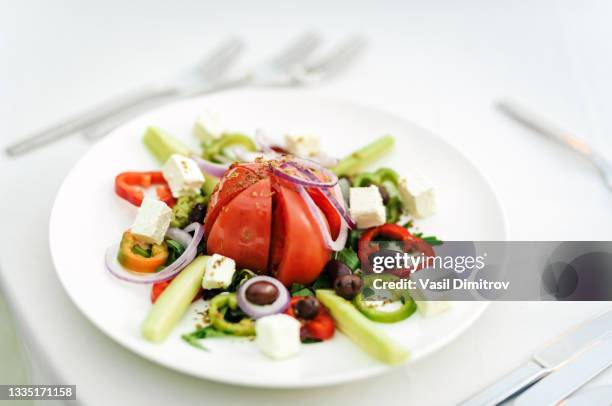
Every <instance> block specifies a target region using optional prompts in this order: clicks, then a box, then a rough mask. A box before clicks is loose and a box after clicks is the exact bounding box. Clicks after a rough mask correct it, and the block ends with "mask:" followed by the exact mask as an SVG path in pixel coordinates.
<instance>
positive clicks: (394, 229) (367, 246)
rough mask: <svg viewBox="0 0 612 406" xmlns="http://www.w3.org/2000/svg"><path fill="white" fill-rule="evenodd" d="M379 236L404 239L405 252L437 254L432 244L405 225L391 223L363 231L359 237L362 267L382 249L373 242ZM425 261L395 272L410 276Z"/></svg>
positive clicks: (426, 255)
mask: <svg viewBox="0 0 612 406" xmlns="http://www.w3.org/2000/svg"><path fill="white" fill-rule="evenodd" d="M377 237H386V238H391V239H394V240H397V241H402V242H403V245H404V252H413V251H417V252H421V253H423V255H424V256H425V257H427V258H429V257H433V256H434V255H435V254H434V250H433V248H432V247H431V245H429V244H427V242H425V241H424V240H422V239H421V238H419V237H416V236H414V235H412V234H411V233H410V231H408V229H406V228H405V227H402V226H400V225H399V224H393V223H389V224H383V225H382V226H378V227H373V228H370V229H367V230H366V231H364V232H363V234H361V238H359V244H358V251H359V260H360V261H361V264H362V267H366V266H367V265H368V263H369V258H370V255H372V254H374V253H375V252H378V251H379V250H380V246H379V245H378V244H376V243H374V242H373V241H374V240H375V239H376V238H377ZM425 263H426V261H424V262H421V264H420V265H419V266H418V267H416V268H415V269H414V270H413V269H411V268H408V269H398V270H395V271H394V272H393V273H394V274H395V275H397V276H400V277H409V276H410V274H411V273H413V272H416V271H418V270H419V269H421V268H422V267H423V265H424V264H425Z"/></svg>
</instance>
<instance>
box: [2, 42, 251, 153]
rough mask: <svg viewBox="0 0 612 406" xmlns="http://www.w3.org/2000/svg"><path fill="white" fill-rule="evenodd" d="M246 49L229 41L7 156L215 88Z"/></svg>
mask: <svg viewBox="0 0 612 406" xmlns="http://www.w3.org/2000/svg"><path fill="white" fill-rule="evenodd" d="M243 48H244V45H243V42H242V41H241V40H239V39H238V38H230V39H228V40H225V41H223V42H222V43H221V45H219V46H218V47H217V48H215V49H214V50H213V52H211V53H210V54H209V55H208V56H207V57H206V58H204V60H203V61H202V62H201V63H199V64H197V65H196V66H194V67H192V68H190V69H187V70H185V71H182V72H179V73H178V74H177V75H175V76H174V77H172V78H170V79H167V80H164V81H162V82H160V83H157V84H151V85H147V86H144V87H142V88H140V89H135V90H133V91H131V92H128V93H126V94H123V95H120V96H118V97H115V98H113V99H111V100H109V101H107V102H106V103H103V104H101V105H98V106H96V107H94V108H92V109H89V110H87V111H85V112H82V113H80V114H77V115H75V116H72V117H70V118H68V119H67V120H64V121H62V122H60V123H58V124H56V125H53V126H51V127H49V128H46V129H44V130H41V131H38V132H36V133H34V134H31V135H30V136H28V137H26V138H25V139H23V140H21V141H19V142H17V143H15V144H12V145H10V146H8V147H7V148H6V153H7V154H9V155H13V156H15V155H21V154H24V153H26V152H28V151H31V150H33V149H35V148H39V147H41V146H43V145H47V144H49V143H51V142H54V141H57V140H59V139H61V138H64V137H66V136H68V135H71V134H74V133H75V132H77V131H80V130H82V129H84V128H86V127H88V126H90V125H92V124H94V123H97V122H99V121H100V120H103V119H106V118H110V117H113V116H114V115H116V114H119V113H123V112H124V111H136V110H138V109H141V108H144V106H147V105H148V104H149V103H152V102H159V101H161V100H167V99H171V98H173V97H176V96H177V95H181V94H187V93H188V92H190V91H191V89H193V88H194V87H197V86H203V85H207V86H211V84H213V83H214V82H215V81H217V80H219V79H220V77H221V75H222V74H223V73H224V72H225V71H226V70H227V69H228V68H229V67H230V66H231V65H232V64H233V63H234V62H235V60H236V58H237V57H238V55H239V54H240V53H241V52H242V50H243Z"/></svg>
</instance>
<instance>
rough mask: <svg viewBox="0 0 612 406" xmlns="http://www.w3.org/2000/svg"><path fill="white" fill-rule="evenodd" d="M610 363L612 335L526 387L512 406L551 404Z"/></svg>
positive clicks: (557, 401) (561, 398)
mask: <svg viewBox="0 0 612 406" xmlns="http://www.w3.org/2000/svg"><path fill="white" fill-rule="evenodd" d="M610 365H612V336H611V335H607V336H605V338H603V339H601V340H598V341H597V343H596V344H594V345H592V346H591V347H589V348H588V349H587V350H585V351H584V352H582V353H581V354H580V355H579V356H577V357H576V358H575V359H573V360H572V361H570V362H568V363H567V364H566V365H564V366H563V368H560V369H559V370H558V371H555V372H554V373H552V374H550V375H548V376H547V377H545V378H543V379H542V380H541V381H539V382H538V383H536V384H535V385H533V386H532V387H531V388H529V389H527V390H526V391H525V393H523V394H521V395H520V396H519V397H518V398H517V399H516V400H515V401H514V402H513V403H512V405H513V406H534V405H537V406H554V405H556V404H558V403H559V402H561V401H562V400H563V399H565V398H566V397H568V396H569V395H571V394H572V393H574V392H575V391H576V390H578V389H579V388H580V387H581V386H583V385H584V384H586V383H587V382H588V381H590V380H591V379H593V378H594V377H595V376H597V375H599V374H600V373H601V372H602V371H603V370H605V369H606V368H608V367H609V366H610Z"/></svg>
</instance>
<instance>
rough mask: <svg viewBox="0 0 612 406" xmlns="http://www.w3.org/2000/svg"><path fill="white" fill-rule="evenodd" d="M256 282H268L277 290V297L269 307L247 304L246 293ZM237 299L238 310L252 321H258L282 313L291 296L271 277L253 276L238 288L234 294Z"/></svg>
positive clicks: (283, 286)
mask: <svg viewBox="0 0 612 406" xmlns="http://www.w3.org/2000/svg"><path fill="white" fill-rule="evenodd" d="M257 282H270V283H271V284H273V285H274V286H275V287H276V289H278V297H277V298H276V300H275V301H274V302H273V303H271V304H269V305H257V304H255V303H251V302H249V300H248V299H247V297H246V291H247V289H248V288H249V286H251V285H252V284H254V283H257ZM236 294H237V297H238V306H240V309H241V310H242V311H243V312H245V313H246V314H248V315H249V316H250V317H252V318H253V319H259V318H261V317H265V316H270V315H272V314H277V313H282V312H284V311H285V310H286V309H287V307H288V306H289V301H290V299H291V296H290V295H289V291H288V290H287V288H286V287H285V285H283V284H282V283H281V282H280V281H279V280H278V279H276V278H272V277H271V276H264V275H260V276H254V277H252V278H251V279H249V280H247V281H246V282H245V283H243V284H242V286H240V288H238V292H236Z"/></svg>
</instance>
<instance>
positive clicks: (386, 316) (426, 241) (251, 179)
mask: <svg viewBox="0 0 612 406" xmlns="http://www.w3.org/2000/svg"><path fill="white" fill-rule="evenodd" d="M193 132H194V135H195V136H196V137H197V138H198V140H199V142H200V144H201V151H198V152H196V151H192V150H191V149H190V148H188V147H187V146H186V145H185V144H183V143H182V142H181V141H180V140H179V139H177V138H175V137H173V136H172V135H170V134H168V133H166V132H165V131H163V130H162V129H160V128H156V127H150V128H148V129H147V130H146V132H145V134H144V137H143V141H144V145H145V147H146V148H147V149H148V150H149V151H150V153H151V154H152V155H153V156H154V157H155V158H156V160H157V161H158V162H159V163H160V165H161V168H160V170H153V171H133V170H130V171H126V172H123V173H120V174H117V175H116V178H115V193H116V195H117V197H118V198H120V199H123V200H125V202H126V204H130V205H133V206H134V207H135V218H134V222H133V224H132V225H131V227H130V228H129V229H128V230H126V231H124V232H123V234H122V235H121V236H117V242H116V243H115V244H113V245H111V246H110V247H109V248H108V249H107V251H106V257H105V260H106V267H107V268H108V270H109V271H110V273H111V274H112V275H113V276H115V277H116V278H118V279H120V280H121V281H123V282H128V283H139V284H149V285H150V286H151V289H150V300H151V302H152V305H151V308H150V310H149V312H148V314H147V315H146V316H145V315H143V316H144V319H143V323H142V326H141V334H142V336H143V338H144V339H146V340H148V341H151V342H160V341H163V340H164V339H166V337H167V336H168V335H169V333H170V332H171V331H172V330H173V329H174V328H175V326H176V325H177V323H178V322H179V321H180V320H181V319H182V318H183V317H184V316H185V314H186V313H187V311H188V309H189V307H190V305H191V303H193V302H195V301H199V300H204V301H205V302H206V304H207V307H206V310H205V312H203V313H202V314H201V320H200V322H199V323H198V324H197V325H196V326H195V330H194V331H192V332H181V333H182V338H183V339H184V340H185V342H186V343H188V344H190V345H192V346H194V347H197V348H199V349H202V350H207V347H206V345H205V341H204V340H205V339H212V338H216V339H229V338H232V337H234V338H238V337H249V338H252V339H254V341H255V343H254V345H256V346H257V347H258V348H259V349H260V350H261V352H262V353H263V354H265V355H266V356H268V357H270V358H271V359H277V360H278V359H286V358H289V357H292V356H295V355H296V354H298V353H299V351H300V348H301V347H302V345H304V344H311V343H312V344H313V345H317V344H315V343H320V342H324V341H327V340H330V339H332V338H333V337H334V334H336V331H340V332H341V333H343V334H345V335H346V336H347V337H348V338H349V339H350V340H351V341H353V342H354V343H355V344H356V345H357V346H359V347H360V348H362V349H363V350H365V351H366V352H368V353H369V354H370V355H372V356H373V357H375V358H376V359H378V360H380V361H382V362H385V363H389V364H396V363H401V362H403V361H405V360H406V359H407V358H408V356H409V353H408V351H407V350H406V349H405V348H404V347H403V346H401V345H400V344H399V343H397V342H396V341H395V340H393V339H392V338H391V337H390V336H388V335H387V334H386V333H385V332H384V331H383V329H381V328H380V326H379V323H397V322H401V321H402V320H406V319H407V318H409V317H412V316H413V314H414V313H415V312H416V311H417V310H418V311H419V312H420V313H421V314H422V315H423V316H425V317H430V316H434V315H436V314H438V313H440V312H442V311H444V310H446V309H447V308H448V304H447V303H445V302H426V301H419V300H415V298H412V297H411V296H410V295H408V294H407V293H393V294H391V295H390V296H388V297H386V298H385V299H384V300H379V298H376V297H375V296H374V295H373V294H372V292H371V289H369V288H364V280H365V279H366V278H368V277H369V275H368V272H367V270H366V267H365V266H364V264H366V263H368V261H369V259H370V258H371V256H372V255H382V251H383V250H380V249H379V247H378V245H377V244H375V243H374V242H375V241H380V240H382V241H394V242H398V243H399V244H401V245H403V246H405V247H406V246H409V247H410V249H411V250H412V251H416V252H419V253H422V254H425V255H433V250H434V248H433V247H434V246H435V245H438V244H441V241H439V240H438V239H437V238H435V237H424V236H423V235H422V233H419V232H416V231H415V227H414V219H418V218H422V217H426V216H429V215H431V214H433V212H434V197H435V196H434V189H433V187H432V186H431V184H430V183H429V182H428V181H427V180H426V179H425V178H423V177H422V176H421V175H420V174H418V173H411V174H409V175H408V174H406V175H405V176H401V175H400V174H398V173H397V172H396V171H395V170H393V169H391V168H386V167H379V168H376V169H371V168H369V167H370V166H371V165H372V164H374V163H375V162H376V161H377V160H379V159H380V158H382V157H384V155H385V154H387V153H388V152H390V151H391V150H392V149H393V147H394V138H393V137H392V136H389V135H385V136H383V137H380V138H378V139H376V140H374V141H373V142H371V143H369V144H368V145H365V146H363V147H361V148H360V149H358V150H357V151H353V152H351V153H349V154H348V155H346V156H345V157H344V158H341V159H336V158H333V157H331V156H329V155H328V154H326V153H325V152H324V151H322V150H321V148H320V143H319V139H318V138H317V137H315V136H312V135H293V134H289V135H285V136H284V140H283V141H284V142H282V141H279V140H276V139H274V140H273V139H271V138H270V137H268V135H267V134H266V133H264V132H262V131H259V130H258V131H256V132H255V134H254V136H253V137H250V136H248V135H245V134H242V133H238V132H232V131H227V130H225V129H222V127H221V126H220V125H219V123H218V118H217V117H215V116H213V115H211V114H206V115H204V116H203V117H201V118H200V119H199V120H197V121H196V124H195V126H194V131H193ZM129 169H134V168H129ZM400 271H401V270H400ZM404 271H405V270H404ZM411 272H414V270H412V271H411ZM397 276H399V277H409V276H410V275H409V273H408V274H401V272H400V274H398V275H397Z"/></svg>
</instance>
